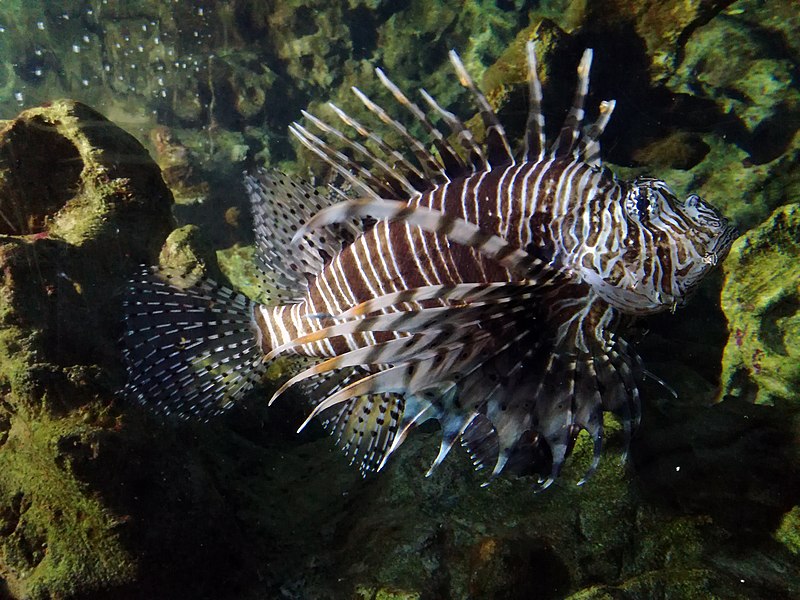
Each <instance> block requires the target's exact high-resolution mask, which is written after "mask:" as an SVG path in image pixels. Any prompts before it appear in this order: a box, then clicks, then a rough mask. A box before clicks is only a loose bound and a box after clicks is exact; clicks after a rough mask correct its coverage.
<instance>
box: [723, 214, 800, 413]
mask: <svg viewBox="0 0 800 600" xmlns="http://www.w3.org/2000/svg"><path fill="white" fill-rule="evenodd" d="M798 240H800V205H797V204H790V205H787V206H784V207H781V208H779V209H777V210H776V211H775V212H774V213H773V215H772V217H770V219H769V220H767V221H766V222H765V223H764V224H763V225H762V226H760V227H758V228H757V229H754V230H753V231H750V232H748V233H747V234H746V235H745V236H743V237H742V238H741V239H739V240H737V241H736V243H735V244H734V246H733V248H732V250H731V254H730V256H729V257H728V259H727V261H726V262H725V273H726V281H725V287H724V288H723V292H722V308H723V310H724V311H725V316H726V317H727V319H728V330H729V340H728V344H727V346H726V347H725V354H724V356H723V371H722V382H723V389H722V394H723V395H726V394H731V395H735V396H741V397H745V398H747V399H750V400H753V401H755V402H757V403H772V402H774V401H776V400H779V399H781V400H787V401H790V402H795V401H796V399H797V398H798V396H800V349H799V348H798V345H797V340H799V339H800V316H798V313H800V244H799V243H798Z"/></svg>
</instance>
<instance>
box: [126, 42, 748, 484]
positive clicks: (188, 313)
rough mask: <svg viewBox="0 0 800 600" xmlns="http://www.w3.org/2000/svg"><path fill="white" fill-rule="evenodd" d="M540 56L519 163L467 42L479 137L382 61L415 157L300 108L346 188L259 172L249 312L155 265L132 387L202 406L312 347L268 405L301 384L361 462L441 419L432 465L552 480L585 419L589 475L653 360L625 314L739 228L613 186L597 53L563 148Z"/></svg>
mask: <svg viewBox="0 0 800 600" xmlns="http://www.w3.org/2000/svg"><path fill="white" fill-rule="evenodd" d="M527 55H528V64H529V70H528V75H529V86H528V88H529V89H528V92H529V98H530V109H529V115H528V124H527V132H526V135H525V139H524V150H523V152H522V153H521V155H520V156H518V157H517V156H515V155H514V153H513V152H512V151H511V146H510V144H509V143H508V141H507V140H506V138H505V133H504V130H503V128H502V125H501V124H500V123H499V121H498V119H497V116H496V115H495V114H494V112H493V111H492V109H491V107H490V106H489V104H488V101H487V100H486V98H485V97H484V96H483V94H482V93H481V92H480V90H478V89H477V87H476V86H475V84H474V83H473V82H472V80H471V78H470V77H469V74H468V73H467V72H466V70H465V69H464V67H463V65H462V64H461V61H460V60H459V59H458V56H457V55H455V53H451V60H452V62H453V65H454V67H455V70H456V73H457V75H458V77H459V81H460V82H461V84H462V85H464V86H465V87H467V88H468V89H469V90H470V92H471V93H472V95H473V98H474V100H475V103H476V105H477V107H478V111H479V114H480V116H481V119H482V121H483V125H484V129H485V132H486V133H485V138H486V141H485V144H483V145H481V144H478V143H477V141H476V140H475V137H474V136H473V134H472V132H470V130H469V129H468V128H467V127H466V126H465V125H464V124H463V123H462V122H461V121H460V120H459V119H458V117H456V116H455V115H453V114H452V113H450V112H448V111H446V110H444V109H442V108H441V107H440V106H439V105H438V104H437V103H436V101H435V100H434V99H433V98H431V97H430V95H428V94H427V93H426V92H424V90H423V91H422V92H421V96H422V99H423V100H424V102H425V103H426V105H427V106H428V110H427V111H425V110H422V109H421V108H420V107H419V106H418V105H417V104H415V103H414V102H412V101H411V100H410V99H409V98H408V97H407V96H405V94H403V92H401V91H400V90H399V88H397V86H395V85H394V84H393V83H392V82H391V81H390V80H389V79H388V78H387V77H386V76H385V75H384V74H383V72H382V71H380V70H377V75H378V77H379V79H380V80H381V82H382V83H383V85H384V86H385V87H386V88H387V89H388V90H389V91H390V92H391V94H392V95H393V96H394V98H395V99H396V100H397V102H398V103H399V105H400V106H402V107H403V108H405V109H407V110H408V111H409V112H410V113H411V115H412V116H413V118H414V119H415V120H416V121H417V123H418V124H419V125H420V127H421V128H422V129H424V130H425V131H427V133H428V134H429V136H430V141H429V142H428V143H425V142H422V141H420V140H418V139H417V138H415V137H413V136H412V135H411V134H410V133H409V132H408V130H407V129H406V128H405V126H404V125H402V124H401V123H400V122H399V121H397V120H395V119H394V118H393V117H391V116H389V114H388V113H387V112H386V111H385V110H384V109H383V108H381V107H380V106H378V105H377V104H375V103H374V102H373V101H371V100H370V99H369V98H367V97H366V96H365V95H364V94H363V93H362V92H360V91H359V90H357V89H356V88H354V89H353V91H354V92H355V94H356V96H357V97H358V98H359V99H360V100H361V101H362V102H363V103H364V105H365V107H366V108H367V110H368V111H369V113H371V114H372V115H373V116H374V117H376V118H377V119H378V120H380V121H381V122H382V123H383V124H384V125H386V126H387V127H389V128H391V129H394V131H395V133H396V134H397V135H398V136H399V137H400V138H401V139H403V140H404V142H405V143H406V144H407V148H406V149H405V152H404V151H401V150H400V149H398V148H395V147H393V146H391V145H389V144H388V143H386V142H385V141H384V140H383V138H382V137H381V136H380V135H379V134H378V133H376V132H375V131H373V130H372V129H371V128H369V127H368V126H366V125H364V124H363V123H362V122H360V121H358V120H356V119H355V118H353V117H351V116H350V115H348V114H346V113H345V112H344V111H342V110H341V109H339V108H338V107H336V106H333V105H331V109H332V111H333V112H334V113H335V115H336V116H337V117H338V119H339V120H340V121H341V122H342V123H344V125H345V126H346V127H347V128H349V130H353V131H354V132H355V135H352V132H351V135H347V134H345V133H344V132H343V131H340V130H339V129H337V128H335V127H334V126H332V125H330V124H329V123H327V122H325V121H323V120H322V119H320V118H318V117H315V116H314V115H311V114H309V113H305V112H304V113H303V114H304V116H305V117H306V119H307V121H308V122H309V123H310V124H311V125H312V126H313V127H315V128H316V130H318V131H319V135H317V134H315V133H312V132H311V131H310V130H309V129H307V128H306V127H304V126H303V125H301V124H299V123H294V124H292V126H291V127H290V130H291V132H292V133H293V134H294V135H295V136H296V137H297V139H298V140H299V141H300V142H301V143H302V144H303V145H304V146H306V147H307V148H308V149H309V150H310V151H311V152H312V153H314V154H316V155H317V156H319V157H320V158H321V159H323V160H324V161H325V162H326V163H328V165H329V166H330V168H331V169H332V171H333V172H334V173H336V174H338V175H339V176H340V177H341V178H342V179H343V180H344V183H345V184H347V187H348V188H349V189H350V190H351V191H350V193H349V194H345V193H344V192H342V191H338V190H337V191H336V192H335V193H334V194H333V195H332V197H334V198H339V199H340V200H342V201H340V202H336V203H333V204H331V202H330V199H326V198H323V197H322V196H321V195H320V194H319V191H318V190H316V189H314V188H313V187H312V186H310V185H308V184H304V183H298V182H295V181H292V180H291V179H288V178H286V177H285V176H283V175H281V174H279V173H272V172H267V171H263V170H260V171H257V172H255V173H253V174H250V175H248V176H246V178H245V185H246V188H247V191H248V194H249V195H250V198H251V203H252V207H253V214H254V225H255V235H256V250H257V251H256V257H255V259H256V265H257V266H258V267H259V269H260V270H261V271H262V273H263V276H264V278H265V279H266V280H267V283H268V284H269V287H270V288H275V289H277V290H278V291H277V296H276V297H274V298H272V299H271V300H270V301H269V302H267V303H266V304H255V303H253V302H251V301H250V300H249V299H247V298H245V297H244V296H242V295H240V294H236V293H235V292H232V291H231V290H227V289H225V288H223V287H221V286H217V285H216V284H214V283H213V282H203V283H202V284H200V285H198V286H194V287H190V288H188V289H186V288H184V287H183V286H180V285H175V284H174V283H173V282H171V281H169V280H165V277H164V276H163V274H161V273H159V272H157V271H150V270H148V271H145V272H144V273H142V274H141V275H140V276H139V277H138V278H137V279H135V280H134V281H132V282H131V286H130V291H129V300H128V301H127V303H126V319H127V328H128V330H127V334H126V336H125V338H124V342H125V344H126V352H125V358H126V362H127V364H128V370H129V373H130V381H129V384H128V387H127V392H128V395H129V396H131V397H133V398H135V399H136V400H138V401H140V402H143V403H146V404H148V405H152V406H155V407H157V408H159V409H161V410H163V411H164V412H167V413H175V414H178V415H180V416H183V417H190V416H200V417H208V416H210V415H213V414H215V413H218V412H221V411H223V410H225V409H227V408H229V407H230V406H231V405H232V404H233V403H234V402H236V401H237V400H238V399H240V398H241V397H242V396H243V395H244V393H245V392H246V391H247V390H248V389H250V388H251V387H253V385H255V383H256V382H257V381H258V380H259V377H260V375H261V373H263V371H264V365H265V364H266V363H267V362H269V361H270V360H272V359H273V358H275V357H276V356H278V355H280V354H295V355H302V356H306V357H309V358H310V359H311V366H309V367H307V368H306V369H304V370H302V371H300V372H299V373H297V374H296V375H294V376H292V377H291V378H290V379H289V380H288V381H286V382H285V383H284V384H283V385H282V386H281V387H280V388H279V389H278V390H277V391H276V392H275V394H274V395H273V400H274V399H275V398H277V397H278V396H280V395H281V394H282V393H283V392H285V391H286V390H287V389H289V388H290V387H292V386H295V385H298V384H302V385H303V386H305V387H304V390H305V395H306V396H308V397H309V399H310V400H311V401H312V403H313V404H314V408H313V410H312V411H311V413H310V415H309V420H310V419H311V418H313V417H316V416H320V417H322V419H323V423H324V425H325V426H326V427H327V428H328V429H329V430H330V431H331V432H332V433H333V434H334V436H335V437H336V440H337V443H339V445H341V446H342V447H343V448H344V450H345V452H346V453H347V454H349V455H350V456H351V460H353V461H354V462H357V463H358V464H359V467H360V469H361V470H362V472H364V473H366V472H368V471H371V470H378V469H380V468H382V467H383V465H384V464H385V463H386V461H387V459H388V458H389V456H391V455H392V453H393V452H394V451H395V450H396V449H397V448H398V447H399V446H400V444H401V443H402V442H403V440H404V439H405V437H406V436H407V435H408V433H409V432H410V431H411V430H413V429H414V428H415V427H416V426H418V425H419V424H420V423H422V422H424V421H426V420H429V419H435V420H436V421H438V423H439V425H440V427H441V446H440V450H439V454H438V455H437V457H436V459H435V460H434V462H433V465H432V467H431V470H432V469H433V468H434V467H435V466H436V465H438V464H439V463H441V461H442V460H443V459H444V458H445V456H446V455H447V454H448V452H449V451H450V449H451V447H452V446H453V445H454V444H455V443H456V442H458V441H460V442H461V444H462V445H464V446H465V447H466V449H467V451H468V452H469V454H470V456H471V457H472V460H473V462H474V464H475V466H476V467H477V468H483V467H488V468H489V469H490V472H491V475H490V477H494V476H496V475H497V474H499V473H500V472H502V471H503V470H504V469H505V468H506V467H509V466H513V467H514V469H515V470H518V471H521V472H536V473H538V474H539V475H540V479H539V482H538V487H546V486H547V485H549V484H550V483H551V482H552V481H553V480H554V479H555V477H556V476H557V475H558V473H559V471H560V469H561V466H562V464H563V462H564V460H565V459H566V457H567V456H568V455H569V452H570V450H571V448H572V445H573V444H574V442H575V439H576V438H577V435H578V433H579V432H580V431H582V430H583V431H586V432H587V433H588V434H589V436H590V437H591V439H592V441H593V443H594V459H593V462H592V465H591V467H590V469H589V472H591V471H593V470H594V468H595V467H596V465H597V462H598V460H599V457H600V451H601V448H602V444H603V439H604V430H603V413H604V412H606V411H611V412H614V413H616V414H618V415H619V416H620V418H621V419H622V422H623V426H624V430H625V433H626V440H628V439H629V438H630V434H631V431H632V429H633V427H635V425H636V423H637V422H638V418H639V392H638V385H639V381H640V379H641V377H642V376H643V375H644V369H643V367H642V364H641V361H640V359H639V357H638V356H637V355H636V353H635V352H634V351H633V349H632V348H631V347H630V346H629V345H628V344H627V343H626V342H625V340H624V338H623V337H622V336H621V335H620V332H621V327H622V326H623V325H624V323H625V322H626V321H627V320H629V319H630V318H632V317H635V316H638V315H646V314H650V313H656V312H659V311H664V310H669V309H674V308H675V307H676V306H678V305H680V304H681V303H683V302H684V301H685V299H686V298H687V297H688V295H689V294H690V292H691V291H692V290H693V289H694V288H695V287H696V286H697V284H698V283H699V282H700V281H701V280H702V279H703V277H704V276H705V275H706V274H707V273H708V272H709V270H710V269H711V268H713V266H714V265H716V264H717V262H718V261H719V260H721V259H723V258H724V256H725V255H726V253H727V251H728V249H729V248H730V245H731V243H732V241H733V238H734V236H735V230H734V229H733V228H732V227H730V226H728V224H727V221H726V220H725V219H723V218H722V217H721V216H720V215H719V214H718V213H717V212H716V211H715V210H714V209H713V208H712V207H710V206H709V205H707V204H705V203H704V202H703V201H702V200H700V199H699V198H698V197H697V196H689V197H688V198H687V199H686V200H685V201H679V200H678V198H677V197H676V196H675V194H674V193H673V192H672V191H671V190H670V189H669V187H667V185H666V184H665V183H664V182H662V181H660V180H657V179H652V178H638V179H635V180H633V181H622V180H618V179H617V178H616V177H614V175H613V174H612V173H611V171H609V170H608V169H606V168H605V167H603V166H602V165H601V163H600V154H599V153H600V146H599V141H598V140H599V137H600V135H601V134H602V132H603V130H604V129H605V127H606V124H607V123H608V120H609V118H610V115H611V112H612V111H613V108H614V102H613V101H607V102H602V103H601V104H600V108H599V114H598V117H597V120H596V121H595V122H594V123H592V124H590V125H586V126H583V121H584V117H585V113H584V108H583V105H584V99H585V97H586V94H587V92H588V85H589V66H590V63H591V58H592V54H591V51H586V52H585V53H584V55H583V58H582V60H581V62H580V64H579V66H578V85H577V86H576V92H575V97H574V100H573V105H572V107H571V109H570V110H569V112H568V114H567V117H566V119H565V122H564V125H563V127H562V128H561V130H560V132H559V134H558V136H557V138H556V140H555V141H554V142H553V144H551V145H550V146H548V144H547V141H546V139H545V130H544V117H543V115H542V114H541V108H540V107H541V99H542V91H541V85H540V83H539V80H538V75H537V73H536V70H537V66H536V59H535V54H534V51H533V45H532V44H528V46H527ZM434 119H438V120H439V121H440V122H441V123H444V124H445V125H446V126H447V127H448V128H449V130H450V139H453V140H455V142H454V143H451V142H450V141H448V137H447V136H445V135H444V134H443V133H442V132H440V131H439V129H438V128H437V126H436V125H434ZM320 136H322V137H320ZM367 145H369V146H370V147H372V148H377V149H378V152H373V151H371V150H369V149H368V147H367ZM431 147H432V148H434V149H435V152H432V151H431V150H430V148H431ZM344 150H346V152H345V151H344ZM306 422H308V420H307V421H306ZM304 425H305V424H304Z"/></svg>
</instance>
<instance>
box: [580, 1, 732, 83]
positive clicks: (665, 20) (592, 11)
mask: <svg viewBox="0 0 800 600" xmlns="http://www.w3.org/2000/svg"><path fill="white" fill-rule="evenodd" d="M579 3H580V4H584V5H585V8H584V11H585V15H584V20H583V25H584V27H586V28H588V29H591V30H595V31H599V30H603V29H605V30H606V32H611V31H617V32H621V31H625V30H630V29H632V30H633V33H635V34H636V35H638V36H639V37H640V38H641V39H642V40H643V41H644V44H645V46H646V48H647V55H648V57H649V59H650V75H651V78H652V81H653V82H655V83H661V82H663V81H664V80H665V79H667V78H668V77H669V76H670V75H671V74H672V73H673V72H674V70H675V67H676V57H678V56H680V55H681V53H682V52H683V44H684V43H685V41H686V38H687V36H688V35H689V34H690V33H691V32H692V31H693V30H695V29H696V28H697V27H699V26H701V25H703V24H705V23H707V22H708V21H710V20H711V19H712V18H713V17H714V16H715V15H717V14H719V13H720V11H722V10H723V9H724V8H725V7H726V6H728V5H730V4H732V3H733V0H691V1H689V2H686V1H684V0H646V1H645V2H642V1H641V0H613V1H611V2H603V3H597V2H588V1H585V0H580V1H579ZM573 10H574V9H573ZM606 35H608V33H606Z"/></svg>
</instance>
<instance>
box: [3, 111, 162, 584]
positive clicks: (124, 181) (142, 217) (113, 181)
mask: <svg viewBox="0 0 800 600" xmlns="http://www.w3.org/2000/svg"><path fill="white" fill-rule="evenodd" d="M0 161H1V162H0V198H2V201H0V211H2V215H3V219H1V220H0V268H2V270H3V273H4V278H3V280H2V283H0V298H2V302H0V393H1V394H2V398H3V403H2V404H3V407H2V419H1V421H2V425H3V427H2V430H3V433H2V447H1V448H0V515H2V530H1V531H2V534H1V535H0V564H2V571H3V574H4V575H3V580H4V586H5V590H4V595H6V596H8V597H20V598H22V597H24V598H53V597H62V598H66V597H73V596H77V595H79V594H80V593H84V592H86V591H88V590H96V589H100V588H106V587H113V586H117V585H120V584H123V583H125V582H128V581H131V580H132V579H133V578H134V577H135V575H136V570H137V569H136V561H135V558H134V557H132V556H130V555H129V553H128V552H127V551H126V549H125V548H124V546H123V544H121V542H120V538H119V536H120V530H121V525H122V523H123V522H124V520H125V518H124V515H122V514H120V513H116V512H115V511H113V510H110V509H109V507H108V506H107V505H106V504H105V503H104V502H103V501H102V500H101V499H100V498H99V497H98V496H97V495H96V493H95V492H94V491H93V490H92V489H90V488H88V487H87V486H86V483H85V481H83V480H82V479H81V478H79V477H78V476H76V473H75V470H74V469H76V465H79V464H85V463H87V462H88V463H91V462H92V461H93V459H94V458H96V456H97V454H98V453H100V452H103V451H104V450H103V448H105V444H104V443H103V442H101V439H102V438H103V434H104V432H106V431H108V430H113V428H114V427H116V426H117V424H118V422H117V420H116V418H115V416H114V415H113V414H112V413H113V410H111V408H110V407H111V400H112V397H113V394H112V393H111V390H110V386H111V385H112V383H111V380H112V379H113V373H114V370H115V368H117V365H118V350H117V348H116V344H115V343H114V339H115V338H116V337H117V335H118V331H119V319H120V304H119V302H115V301H114V300H113V299H114V297H115V295H116V294H117V292H118V288H119V287H120V286H121V285H122V283H123V282H124V280H125V278H126V277H127V276H128V274H129V273H130V271H131V270H132V269H133V268H134V266H135V265H136V264H138V263H140V262H144V261H152V260H153V258H154V257H155V256H156V255H157V252H158V248H159V247H160V245H161V242H162V241H163V238H164V237H165V236H166V234H167V232H168V231H169V229H170V227H171V217H170V205H171V196H170V194H169V191H168V190H167V189H166V187H165V186H164V183H163V181H162V179H161V177H160V173H159V170H158V167H157V166H156V165H155V164H154V163H153V162H152V161H151V160H150V158H149V156H148V155H147V152H146V151H145V150H144V148H143V147H142V146H141V145H140V144H139V143H138V142H137V141H136V140H135V139H134V138H133V137H131V136H130V135H128V134H127V133H126V132H124V131H123V130H121V129H120V128H118V127H116V126H115V125H114V124H113V123H111V122H110V121H108V120H106V119H105V118H104V117H103V116H102V115H100V114H99V113H97V112H96V111H94V110H93V109H91V108H89V107H88V106H85V105H82V104H79V103H77V102H72V101H68V100H61V101H57V102H53V103H52V104H50V105H49V106H44V107H38V108H33V109H30V110H27V111H25V112H23V113H22V114H20V115H19V117H17V118H16V119H14V120H13V121H10V122H8V123H6V125H5V127H4V128H3V130H2V131H0ZM78 468H79V467H78Z"/></svg>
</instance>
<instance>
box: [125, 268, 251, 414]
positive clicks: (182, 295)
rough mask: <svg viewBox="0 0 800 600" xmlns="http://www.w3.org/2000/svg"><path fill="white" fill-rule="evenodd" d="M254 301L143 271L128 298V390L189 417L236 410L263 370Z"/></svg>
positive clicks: (128, 393) (210, 286)
mask: <svg viewBox="0 0 800 600" xmlns="http://www.w3.org/2000/svg"><path fill="white" fill-rule="evenodd" d="M255 306H256V305H255V304H254V303H253V302H251V301H250V300H249V299H248V298H246V297H245V296H243V295H242V294H238V293H236V292H233V291H232V290H230V289H228V288H226V287H224V286H221V285H218V284H216V283H214V282H213V281H211V280H204V281H201V282H200V283H198V284H196V285H194V286H191V287H187V288H185V289H183V288H182V287H180V279H179V278H177V277H174V276H171V275H170V274H168V273H165V272H163V271H159V270H158V269H155V268H152V269H151V268H146V269H144V270H143V271H142V272H141V273H140V274H139V275H138V276H136V277H135V278H133V279H132V280H131V281H130V283H129V286H128V290H127V294H126V300H125V303H124V313H125V325H126V332H125V334H124V335H123V338H122V343H123V345H124V352H123V356H124V360H125V363H126V368H127V370H128V384H127V385H126V387H125V395H126V396H128V397H130V398H133V399H135V400H137V401H138V402H140V403H142V404H145V405H147V406H149V407H151V408H155V409H158V410H160V411H161V412H163V413H165V414H176V415H178V416H180V417H183V418H190V417H194V418H200V419H208V418H209V417H211V416H214V415H216V414H218V413H221V412H223V411H224V410H226V409H227V408H230V407H231V406H232V405H233V403H234V402H235V401H237V400H239V399H240V398H241V397H242V396H243V395H244V394H245V392H247V390H249V389H250V388H251V387H252V386H253V385H254V384H255V383H256V382H258V381H259V380H260V378H261V376H262V374H263V371H264V364H263V352H262V351H261V343H260V342H261V339H260V337H261V335H260V333H259V328H258V326H257V325H256V322H255V316H254V310H255Z"/></svg>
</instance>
